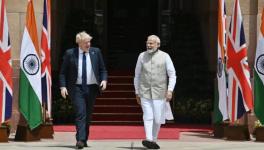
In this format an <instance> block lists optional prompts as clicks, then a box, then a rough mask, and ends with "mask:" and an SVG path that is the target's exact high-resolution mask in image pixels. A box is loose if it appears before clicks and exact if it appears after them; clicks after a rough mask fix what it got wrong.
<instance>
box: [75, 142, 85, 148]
mask: <svg viewBox="0 0 264 150" xmlns="http://www.w3.org/2000/svg"><path fill="white" fill-rule="evenodd" d="M83 147H84V143H83V142H82V141H78V142H77V143H76V148H77V149H83Z"/></svg>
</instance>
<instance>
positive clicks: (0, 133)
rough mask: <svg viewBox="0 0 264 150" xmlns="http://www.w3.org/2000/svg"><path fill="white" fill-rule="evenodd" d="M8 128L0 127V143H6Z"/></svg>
mask: <svg viewBox="0 0 264 150" xmlns="http://www.w3.org/2000/svg"><path fill="white" fill-rule="evenodd" d="M8 136H9V133H8V128H7V127H0V142H8Z"/></svg>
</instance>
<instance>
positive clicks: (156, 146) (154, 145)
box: [152, 142, 160, 149]
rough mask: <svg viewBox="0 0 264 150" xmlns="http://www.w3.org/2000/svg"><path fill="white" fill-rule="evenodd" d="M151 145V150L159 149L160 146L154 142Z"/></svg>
mask: <svg viewBox="0 0 264 150" xmlns="http://www.w3.org/2000/svg"><path fill="white" fill-rule="evenodd" d="M152 143H153V147H152V149H160V146H159V145H158V144H157V143H156V142H152Z"/></svg>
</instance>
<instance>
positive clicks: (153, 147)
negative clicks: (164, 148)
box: [142, 140, 160, 149]
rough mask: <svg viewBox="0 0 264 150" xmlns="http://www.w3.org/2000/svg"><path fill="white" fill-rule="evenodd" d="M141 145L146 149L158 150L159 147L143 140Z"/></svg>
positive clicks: (154, 143)
mask: <svg viewBox="0 0 264 150" xmlns="http://www.w3.org/2000/svg"><path fill="white" fill-rule="evenodd" d="M142 145H143V146H144V147H146V148H148V149H160V146H159V145H158V144H157V143H156V142H152V141H148V140H143V141H142Z"/></svg>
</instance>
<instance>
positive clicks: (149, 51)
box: [147, 49, 157, 54]
mask: <svg viewBox="0 0 264 150" xmlns="http://www.w3.org/2000/svg"><path fill="white" fill-rule="evenodd" d="M155 51H157V49H147V52H148V53H149V54H152V53H154V52H155Z"/></svg>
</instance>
